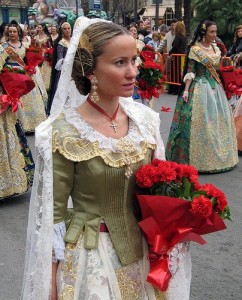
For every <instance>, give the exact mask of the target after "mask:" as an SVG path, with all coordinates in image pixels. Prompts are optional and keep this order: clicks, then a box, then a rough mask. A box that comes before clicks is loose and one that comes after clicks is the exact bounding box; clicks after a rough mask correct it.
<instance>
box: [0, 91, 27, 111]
mask: <svg viewBox="0 0 242 300" xmlns="http://www.w3.org/2000/svg"><path fill="white" fill-rule="evenodd" d="M0 103H1V107H2V108H1V109H0V114H1V113H3V112H4V111H5V110H7V109H8V107H9V106H10V105H11V106H12V112H13V113H14V112H16V111H17V110H18V105H21V106H23V103H22V102H21V100H20V99H19V98H17V97H16V98H12V97H11V96H9V95H1V96H0Z"/></svg>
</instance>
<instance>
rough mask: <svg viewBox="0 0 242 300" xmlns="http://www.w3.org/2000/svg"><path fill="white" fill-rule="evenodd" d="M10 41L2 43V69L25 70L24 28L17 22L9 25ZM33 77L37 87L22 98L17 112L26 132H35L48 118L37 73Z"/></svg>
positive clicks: (0, 60) (0, 61) (0, 56)
mask: <svg viewBox="0 0 242 300" xmlns="http://www.w3.org/2000/svg"><path fill="white" fill-rule="evenodd" d="M7 32H8V36H9V40H8V42H5V43H3V44H2V47H1V55H0V71H1V70H2V69H3V68H5V67H10V68H17V69H19V70H24V67H25V66H26V64H25V62H24V59H25V56H26V47H25V45H24V44H23V43H22V41H21V34H22V30H21V28H20V26H19V25H18V23H17V22H15V21H11V23H9V25H8V27H7ZM31 78H32V79H33V81H34V82H35V85H36V86H35V88H34V89H32V90H31V92H29V93H28V94H27V95H24V96H23V97H22V98H21V101H22V103H23V106H22V107H19V110H18V112H17V115H18V118H19V119H20V121H21V124H22V126H23V128H24V130H25V132H34V131H35V127H36V126H37V125H39V124H40V123H41V122H43V121H44V120H45V119H46V114H45V107H44V99H43V95H42V94H41V90H40V88H39V83H38V80H37V78H36V76H35V75H32V76H31Z"/></svg>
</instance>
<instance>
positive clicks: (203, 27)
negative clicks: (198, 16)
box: [202, 23, 207, 31]
mask: <svg viewBox="0 0 242 300" xmlns="http://www.w3.org/2000/svg"><path fill="white" fill-rule="evenodd" d="M202 29H203V30H204V31H206V30H207V26H206V24H204V23H203V24H202Z"/></svg>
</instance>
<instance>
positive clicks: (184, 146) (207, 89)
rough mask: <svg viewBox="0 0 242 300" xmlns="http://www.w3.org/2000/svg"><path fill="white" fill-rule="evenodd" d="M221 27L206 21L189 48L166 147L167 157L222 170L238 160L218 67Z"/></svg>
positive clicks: (205, 169)
mask: <svg viewBox="0 0 242 300" xmlns="http://www.w3.org/2000/svg"><path fill="white" fill-rule="evenodd" d="M216 34H217V26H216V24H215V23H214V22H211V21H202V22H201V23H200V24H199V26H198V28H197V30H196V32H195V34H194V37H193V39H192V41H191V44H190V47H189V49H188V54H187V61H186V66H185V70H184V78H183V81H184V83H183V86H182V89H181V90H182V94H181V95H180V96H178V99H177V104H176V108H175V113H174V116H173V121H172V124H171V129H170V134H169V137H168V143H167V147H166V158H167V160H171V161H175V162H178V163H184V164H191V165H193V166H195V167H196V168H197V169H198V171H199V172H201V173H202V172H204V173H218V172H223V171H227V170H230V169H232V168H233V167H234V166H235V165H236V164H237V163H238V155H237V142H236V134H235V126H234V121H233V117H232V112H231V108H230V105H229V103H228V101H227V98H226V95H225V93H224V89H223V87H222V84H221V81H220V78H219V75H218V73H217V69H218V67H219V63H220V58H221V52H220V50H219V49H218V47H217V46H216V45H215V44H214V43H213V41H214V39H215V37H216Z"/></svg>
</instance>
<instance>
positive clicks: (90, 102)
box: [87, 98, 119, 133]
mask: <svg viewBox="0 0 242 300" xmlns="http://www.w3.org/2000/svg"><path fill="white" fill-rule="evenodd" d="M87 102H88V103H89V104H90V105H91V106H92V107H93V108H95V109H96V110H97V111H99V112H100V113H101V114H102V115H104V116H105V117H107V118H108V119H109V120H110V121H111V125H110V127H112V128H113V130H114V132H115V133H116V132H117V130H116V127H118V125H117V124H115V123H114V120H115V119H116V117H117V113H118V109H119V104H118V107H117V108H116V110H115V112H114V114H113V115H112V117H110V116H109V115H108V114H107V113H106V111H105V110H103V109H102V108H101V107H100V106H98V105H97V104H96V103H94V102H93V101H92V100H91V99H90V98H87Z"/></svg>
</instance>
